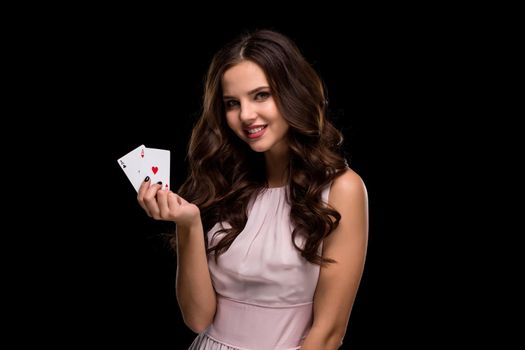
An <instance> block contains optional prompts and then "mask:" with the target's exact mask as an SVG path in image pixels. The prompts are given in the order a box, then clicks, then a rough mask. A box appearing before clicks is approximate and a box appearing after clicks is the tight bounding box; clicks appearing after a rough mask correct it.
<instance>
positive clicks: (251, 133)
mask: <svg viewBox="0 0 525 350" xmlns="http://www.w3.org/2000/svg"><path fill="white" fill-rule="evenodd" d="M266 127H268V125H261V126H257V127H254V128H249V129H244V130H243V131H244V134H245V135H246V137H248V138H250V139H256V138H258V137H261V136H262V135H263V134H264V132H265V131H266Z"/></svg>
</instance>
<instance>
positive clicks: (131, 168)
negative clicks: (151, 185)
mask: <svg viewBox="0 0 525 350" xmlns="http://www.w3.org/2000/svg"><path fill="white" fill-rule="evenodd" d="M145 150H146V147H145V146H144V145H140V146H139V147H137V148H135V149H134V150H133V151H131V152H129V153H128V154H126V155H125V156H124V157H122V158H120V159H118V160H117V162H118V164H119V166H120V168H121V169H122V170H123V171H124V173H125V174H126V176H127V177H128V179H129V181H130V182H131V184H132V185H133V187H134V188H135V191H137V192H138V191H139V187H140V184H141V183H142V181H144V178H145V177H146V175H145V174H144V173H143V172H144V169H145V168H144V156H145V154H144V153H145Z"/></svg>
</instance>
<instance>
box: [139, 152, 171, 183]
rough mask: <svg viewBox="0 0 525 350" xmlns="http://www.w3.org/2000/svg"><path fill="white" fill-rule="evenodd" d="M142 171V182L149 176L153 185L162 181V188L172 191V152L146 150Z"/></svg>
mask: <svg viewBox="0 0 525 350" xmlns="http://www.w3.org/2000/svg"><path fill="white" fill-rule="evenodd" d="M142 169H143V171H142V173H141V174H142V180H144V177H146V176H149V177H150V179H151V180H150V181H151V183H152V184H156V183H157V182H159V181H162V188H163V189H165V190H167V189H170V151H168V150H165V149H157V148H146V149H145V151H144V163H143V166H142Z"/></svg>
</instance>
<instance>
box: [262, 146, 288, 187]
mask: <svg viewBox="0 0 525 350" xmlns="http://www.w3.org/2000/svg"><path fill="white" fill-rule="evenodd" d="M264 159H265V160H266V179H267V181H268V186H269V187H281V186H284V185H286V183H287V179H288V163H289V160H290V158H289V155H288V149H287V148H286V149H284V150H281V151H277V150H275V149H272V150H269V151H267V152H265V153H264Z"/></svg>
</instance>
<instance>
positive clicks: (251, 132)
mask: <svg viewBox="0 0 525 350" xmlns="http://www.w3.org/2000/svg"><path fill="white" fill-rule="evenodd" d="M222 91H223V100H224V106H225V110H226V120H227V122H228V126H229V127H230V128H231V129H232V130H233V132H235V134H237V136H239V137H240V138H241V140H243V141H244V142H246V143H247V144H248V145H249V146H250V147H251V148H252V149H253V150H254V151H255V152H268V151H271V152H281V151H282V150H285V149H286V148H287V142H286V134H287V132H288V123H287V122H286V120H285V119H284V118H283V116H282V115H281V112H280V111H279V110H278V108H277V105H276V103H275V100H274V98H273V96H272V92H271V91H270V85H269V84H268V81H267V79H266V76H265V74H264V72H263V70H262V69H261V68H260V67H259V66H258V65H257V64H255V63H253V62H251V61H242V62H241V63H239V64H237V65H235V66H233V67H231V68H229V69H228V70H227V71H226V72H225V73H224V76H223V78H222Z"/></svg>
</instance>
